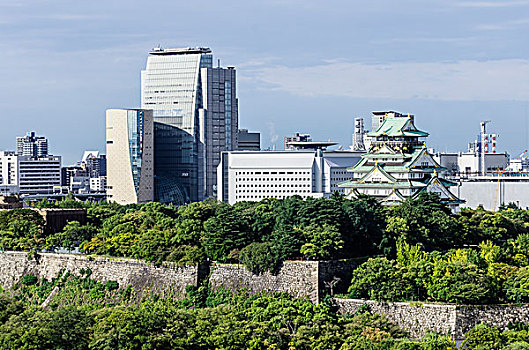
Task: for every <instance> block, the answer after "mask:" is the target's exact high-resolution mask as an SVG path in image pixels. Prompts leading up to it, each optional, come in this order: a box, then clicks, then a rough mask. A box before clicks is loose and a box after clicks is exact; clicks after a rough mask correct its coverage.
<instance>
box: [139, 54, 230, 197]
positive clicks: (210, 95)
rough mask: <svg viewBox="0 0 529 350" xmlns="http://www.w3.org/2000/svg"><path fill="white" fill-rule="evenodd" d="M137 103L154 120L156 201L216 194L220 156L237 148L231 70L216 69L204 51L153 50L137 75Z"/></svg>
mask: <svg viewBox="0 0 529 350" xmlns="http://www.w3.org/2000/svg"><path fill="white" fill-rule="evenodd" d="M141 105H142V108H145V109H152V110H153V116H154V122H155V124H154V133H155V150H156V153H155V174H156V176H155V188H156V191H155V199H156V200H157V201H160V202H174V203H178V204H183V203H188V202H192V201H198V200H202V199H204V198H206V197H212V196H215V192H216V167H217V165H218V163H219V161H220V153H221V152H222V151H230V150H235V149H236V147H237V132H238V102H237V97H236V71H235V69H234V68H233V67H228V68H220V67H217V68H214V67H213V55H212V54H211V50H210V49H208V48H184V49H162V48H157V49H154V50H153V51H151V52H150V55H149V57H148V59H147V65H146V69H145V70H144V71H142V74H141Z"/></svg>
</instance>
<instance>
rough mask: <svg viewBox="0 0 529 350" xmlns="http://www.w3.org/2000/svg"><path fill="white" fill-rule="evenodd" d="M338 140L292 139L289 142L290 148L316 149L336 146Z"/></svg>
mask: <svg viewBox="0 0 529 350" xmlns="http://www.w3.org/2000/svg"><path fill="white" fill-rule="evenodd" d="M337 144H338V142H334V141H290V142H287V146H288V149H290V150H303V149H304V150H316V149H326V148H327V147H330V146H336V145H337Z"/></svg>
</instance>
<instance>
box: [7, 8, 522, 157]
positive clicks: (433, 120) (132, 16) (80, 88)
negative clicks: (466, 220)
mask: <svg viewBox="0 0 529 350" xmlns="http://www.w3.org/2000/svg"><path fill="white" fill-rule="evenodd" d="M528 29H529V1H528V0H504V1H453V0H443V1H437V0H429V1H424V0H420V1H419V0H417V1H412V0H404V1H399V2H395V1H376V0H373V1H370V2H366V1H351V0H349V1H334V0H327V1H315V0H303V1H298V0H268V1H260V0H251V1H248V0H246V1H234V0H225V1H208V0H204V1H180V0H176V1H157V0H153V1H149V2H147V1H134V0H127V1H123V0H107V1H99V0H94V1H90V2H72V1H63V0H39V1H36V0H33V1H25V0H22V1H14V0H0V82H1V84H0V96H1V97H0V108H1V110H2V117H1V118H2V126H3V127H2V128H0V149H13V148H14V147H15V136H17V135H23V134H24V133H25V132H26V131H28V130H36V131H37V132H38V133H39V134H43V135H46V136H47V137H48V138H49V139H50V148H51V151H52V152H53V153H54V154H60V155H63V157H64V163H65V164H68V163H73V162H74V161H76V160H77V159H78V158H80V157H81V156H82V153H83V150H85V149H99V150H104V139H105V127H104V115H105V110H106V109H108V108H120V107H138V106H139V104H140V101H139V99H140V70H141V69H142V68H143V67H144V65H145V62H146V59H147V53H148V51H149V50H150V49H151V48H152V47H155V46H157V45H158V44H160V45H162V46H163V47H187V46H208V47H211V48H212V49H213V53H214V55H215V60H216V59H217V58H218V59H221V63H222V65H224V66H228V65H233V66H235V67H236V68H237V74H238V97H239V108H240V125H241V127H246V128H249V129H251V130H256V131H261V133H262V144H263V146H265V147H268V146H271V145H273V144H275V145H276V146H277V147H278V148H279V147H281V139H282V137H283V136H284V135H287V134H291V133H293V132H296V131H299V132H304V133H310V134H312V135H313V138H314V139H323V140H327V139H329V138H331V139H333V140H336V141H338V142H340V143H342V144H343V145H345V146H347V145H349V144H350V139H351V132H352V120H353V118H354V117H356V116H363V117H365V118H369V117H370V112H371V111H373V110H384V109H392V110H397V111H400V112H403V113H408V112H409V113H413V114H415V115H416V124H417V126H418V127H419V128H421V129H424V130H426V131H428V132H430V134H431V136H430V137H429V139H428V140H427V143H428V145H429V146H431V147H435V148H437V149H438V150H441V151H445V150H448V151H462V150H465V148H466V144H467V143H468V142H470V141H471V140H472V139H473V138H474V137H475V135H476V133H477V132H478V131H479V121H480V120H492V123H491V124H490V126H489V130H490V131H491V132H497V133H499V134H500V138H499V140H498V149H499V150H500V151H504V150H506V151H508V152H509V153H511V155H514V156H517V155H518V154H519V153H521V151H522V150H524V149H526V148H528V147H529V141H528V136H529V125H528V123H529V110H528V109H529V103H528V101H529V51H528V48H529V35H528V34H527V33H529V30H528ZM366 124H368V125H369V121H368V120H366Z"/></svg>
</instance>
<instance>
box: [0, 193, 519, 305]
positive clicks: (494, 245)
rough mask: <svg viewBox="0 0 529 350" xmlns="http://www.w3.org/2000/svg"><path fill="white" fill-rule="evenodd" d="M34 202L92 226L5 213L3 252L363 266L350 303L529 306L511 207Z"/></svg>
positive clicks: (426, 202)
mask: <svg viewBox="0 0 529 350" xmlns="http://www.w3.org/2000/svg"><path fill="white" fill-rule="evenodd" d="M38 206H40V207H76V206H77V207H86V208H87V215H88V219H87V222H86V223H85V224H83V225H81V224H80V223H79V222H76V221H72V222H69V223H68V224H67V225H66V227H65V228H64V229H63V230H62V231H61V232H55V233H53V234H50V235H47V236H46V235H44V234H43V230H42V225H43V221H42V218H41V216H40V215H38V214H37V213H36V212H35V211H32V210H29V209H16V210H10V211H3V212H0V249H5V250H38V251H54V250H56V249H58V248H62V249H68V250H71V249H74V248H80V250H81V251H82V252H84V253H86V254H98V255H110V256H124V257H133V258H138V259H144V260H146V261H150V262H153V263H160V262H162V261H172V262H177V263H181V264H191V263H196V262H199V261H205V260H210V261H219V262H242V263H243V264H245V265H246V266H247V267H248V269H249V270H251V271H253V272H254V273H261V272H263V271H265V270H271V271H274V270H275V269H276V268H277V267H279V266H280V264H281V262H282V261H284V260H287V259H313V260H317V259H355V260H356V261H358V264H359V267H358V269H357V270H356V271H355V272H354V273H353V275H352V276H351V286H350V289H349V292H350V296H352V297H363V298H370V299H377V300H419V301H439V302H457V303H473V304H483V303H497V302H527V301H529V233H528V227H529V212H528V211H526V210H521V209H519V208H516V206H514V205H508V206H503V207H502V208H501V210H499V211H497V212H490V211H485V210H483V209H476V210H471V209H462V210H461V212H459V213H457V214H454V213H452V212H451V211H450V210H449V209H448V208H447V207H446V206H444V205H443V204H442V203H441V202H440V201H439V198H438V197H437V196H436V195H435V194H432V193H423V194H421V195H420V196H419V197H418V198H417V199H409V200H407V201H405V202H404V203H403V204H401V205H400V206H396V207H390V208H386V207H382V206H381V205H380V204H379V203H378V202H377V201H375V200H373V199H372V198H369V197H362V198H359V199H356V200H347V199H345V198H344V197H342V196H333V197H332V198H330V199H314V198H308V199H301V198H300V197H290V198H287V199H283V200H276V199H266V200H262V201H260V202H240V203H236V204H234V205H228V204H225V203H221V202H216V201H204V202H197V203H192V204H189V205H186V206H181V207H173V206H166V205H162V204H160V203H148V204H141V205H140V204H138V205H127V206H120V205H117V204H112V203H82V202H77V201H73V200H65V201H62V202H48V201H42V202H41V203H38ZM374 286H376V288H374Z"/></svg>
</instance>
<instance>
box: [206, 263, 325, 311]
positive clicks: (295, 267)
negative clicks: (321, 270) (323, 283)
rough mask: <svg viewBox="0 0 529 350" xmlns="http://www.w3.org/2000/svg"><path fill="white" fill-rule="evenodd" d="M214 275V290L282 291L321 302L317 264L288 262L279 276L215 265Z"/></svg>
mask: <svg viewBox="0 0 529 350" xmlns="http://www.w3.org/2000/svg"><path fill="white" fill-rule="evenodd" d="M210 271H211V272H210V276H209V283H210V286H211V288H212V289H214V290H216V289H220V288H226V289H229V290H237V289H241V288H245V289H247V290H248V291H249V292H250V293H257V292H259V291H270V292H276V291H279V292H287V293H289V294H291V295H292V296H294V297H298V298H304V297H309V298H310V299H311V300H313V301H316V302H317V301H318V300H319V290H318V262H317V261H293V262H284V263H283V266H282V267H281V269H280V270H279V271H278V272H277V274H272V273H270V272H265V273H262V274H260V275H254V274H253V273H251V272H250V271H248V270H247V269H246V267H244V265H234V264H213V265H211V267H210Z"/></svg>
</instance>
